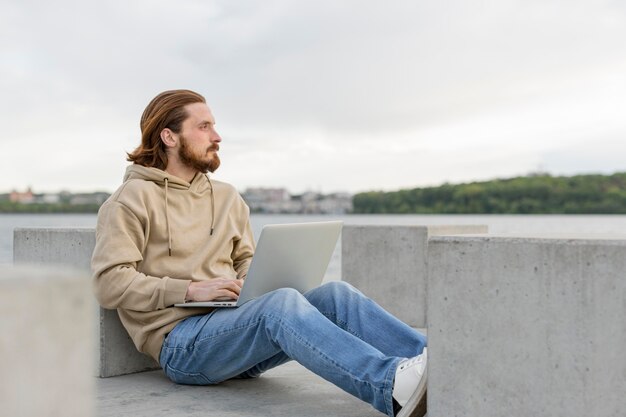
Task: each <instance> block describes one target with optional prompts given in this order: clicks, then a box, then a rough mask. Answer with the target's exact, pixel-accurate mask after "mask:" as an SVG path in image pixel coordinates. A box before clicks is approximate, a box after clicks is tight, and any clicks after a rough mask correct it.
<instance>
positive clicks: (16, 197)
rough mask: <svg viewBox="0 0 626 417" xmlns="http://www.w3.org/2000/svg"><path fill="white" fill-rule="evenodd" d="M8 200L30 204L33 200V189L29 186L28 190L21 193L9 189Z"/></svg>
mask: <svg viewBox="0 0 626 417" xmlns="http://www.w3.org/2000/svg"><path fill="white" fill-rule="evenodd" d="M9 201H11V202H12V203H22V204H31V203H34V202H35V196H34V195H33V191H32V190H31V189H30V187H29V188H28V190H26V192H23V193H21V192H19V191H15V190H14V191H11V193H10V194H9Z"/></svg>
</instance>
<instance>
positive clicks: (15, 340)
mask: <svg viewBox="0 0 626 417" xmlns="http://www.w3.org/2000/svg"><path fill="white" fill-rule="evenodd" d="M87 278H88V277H87V276H86V275H85V273H84V272H81V271H76V270H67V269H60V268H55V269H51V268H46V269H44V268H40V267H39V268H36V267H27V266H19V267H18V266H11V267H7V268H3V269H2V270H1V271H0V369H1V370H2V371H1V372H0V404H1V405H0V415H3V416H12V417H27V416H28V417H31V416H32V417H41V416H68V417H73V416H76V417H89V416H93V415H94V414H95V393H94V385H95V384H94V383H95V381H94V378H93V370H92V364H93V358H92V356H93V351H94V347H93V344H92V343H91V342H92V341H93V339H92V338H91V337H90V335H91V333H92V328H93V325H94V322H93V320H92V319H91V318H92V316H91V312H92V311H93V303H94V301H93V297H91V296H90V286H89V282H88V280H87Z"/></svg>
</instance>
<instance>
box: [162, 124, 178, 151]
mask: <svg viewBox="0 0 626 417" xmlns="http://www.w3.org/2000/svg"><path fill="white" fill-rule="evenodd" d="M161 140H162V141H163V143H164V144H165V146H166V147H168V148H174V147H175V146H176V144H177V143H178V135H177V134H175V133H174V132H172V131H171V130H170V129H168V128H165V129H163V130H161Z"/></svg>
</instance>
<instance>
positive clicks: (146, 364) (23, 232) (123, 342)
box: [13, 228, 159, 377]
mask: <svg viewBox="0 0 626 417" xmlns="http://www.w3.org/2000/svg"><path fill="white" fill-rule="evenodd" d="M94 246H95V230H94V229H36V228H32V229H29V228H18V229H15V232H14V235H13V261H14V262H15V263H16V264H17V263H31V264H57V265H70V266H72V267H75V268H79V269H81V270H83V271H85V272H86V273H87V281H88V282H89V284H90V285H91V254H92V252H93V249H94ZM90 297H91V298H94V296H93V294H90ZM97 308H98V311H97V319H96V320H97V323H98V324H99V326H98V336H97V337H98V344H97V346H98V358H99V360H98V362H99V363H98V372H97V374H98V376H100V377H110V376H116V375H123V374H129V373H133V372H141V371H147V370H152V369H158V368H159V365H158V364H157V363H156V362H155V361H154V360H153V359H152V358H150V357H149V356H147V355H144V354H142V353H139V352H138V351H137V349H136V348H135V345H134V344H133V342H132V340H131V338H130V336H128V333H127V332H126V330H125V329H124V327H123V326H122V323H121V322H120V319H119V316H118V315H117V311H115V310H105V309H103V308H102V307H97Z"/></svg>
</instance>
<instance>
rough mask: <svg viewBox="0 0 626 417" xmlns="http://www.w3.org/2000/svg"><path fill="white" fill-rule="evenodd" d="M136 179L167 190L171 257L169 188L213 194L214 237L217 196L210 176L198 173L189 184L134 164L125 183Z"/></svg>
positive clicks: (170, 253)
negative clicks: (214, 193)
mask: <svg viewBox="0 0 626 417" xmlns="http://www.w3.org/2000/svg"><path fill="white" fill-rule="evenodd" d="M135 179H139V180H144V181H152V182H154V183H155V184H158V185H160V186H161V187H163V188H164V189H165V222H166V224H167V241H168V244H167V248H168V253H169V256H172V230H171V228H170V216H169V200H168V196H167V195H168V192H167V191H168V189H169V188H172V189H175V190H189V191H190V192H193V193H197V194H202V193H204V192H206V191H210V192H211V232H210V235H211V236H212V235H213V230H214V228H215V196H214V195H213V185H212V184H211V180H210V179H209V177H208V176H206V175H204V174H202V173H200V172H198V173H197V174H196V175H195V176H194V177H193V179H192V180H191V182H187V181H185V180H183V179H181V178H179V177H176V176H174V175H172V174H170V173H168V172H165V171H163V170H161V169H158V168H149V167H145V166H143V165H137V164H133V165H130V166H129V167H128V168H126V174H124V182H126V181H130V180H135Z"/></svg>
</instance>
